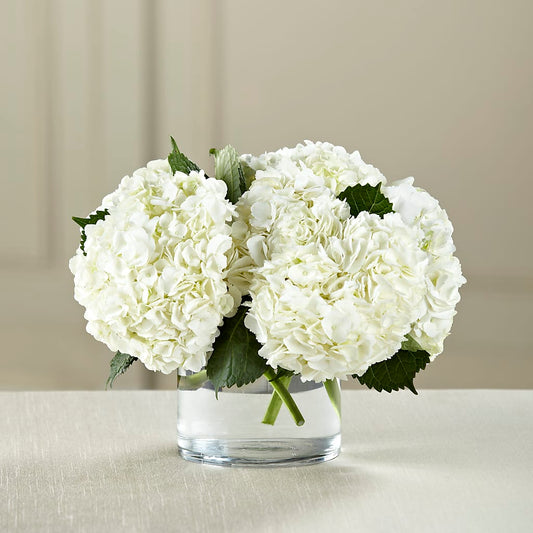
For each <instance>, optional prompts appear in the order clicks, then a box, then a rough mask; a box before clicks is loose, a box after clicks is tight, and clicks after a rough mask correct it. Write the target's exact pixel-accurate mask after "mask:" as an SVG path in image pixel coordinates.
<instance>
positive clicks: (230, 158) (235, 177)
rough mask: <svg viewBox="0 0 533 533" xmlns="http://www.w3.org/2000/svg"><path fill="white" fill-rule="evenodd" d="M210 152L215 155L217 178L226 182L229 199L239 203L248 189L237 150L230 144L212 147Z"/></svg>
mask: <svg viewBox="0 0 533 533" xmlns="http://www.w3.org/2000/svg"><path fill="white" fill-rule="evenodd" d="M209 153H210V154H211V155H214V156H215V178H216V179H217V180H222V181H224V182H225V184H226V186H227V188H228V193H227V195H226V197H227V199H228V200H229V201H230V202H231V203H233V204H235V203H237V200H238V199H239V198H240V197H241V194H242V193H243V192H244V191H245V190H246V180H245V177H244V171H243V169H242V167H241V163H240V161H239V154H237V150H235V148H233V146H231V145H229V144H228V146H226V147H225V148H222V150H216V149H215V148H211V150H209Z"/></svg>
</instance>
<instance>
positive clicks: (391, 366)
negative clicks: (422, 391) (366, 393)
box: [352, 350, 429, 394]
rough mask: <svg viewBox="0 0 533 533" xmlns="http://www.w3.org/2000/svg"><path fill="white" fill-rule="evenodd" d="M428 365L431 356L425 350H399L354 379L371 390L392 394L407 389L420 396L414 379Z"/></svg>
mask: <svg viewBox="0 0 533 533" xmlns="http://www.w3.org/2000/svg"><path fill="white" fill-rule="evenodd" d="M428 363H429V354H428V353H427V352H425V351H423V350H417V351H416V352H411V351H408V350H399V351H398V352H396V354H394V355H393V356H392V357H391V358H390V359H387V360H386V361H381V362H380V363H374V364H373V365H371V366H370V368H369V369H368V370H367V371H366V372H365V373H364V374H363V375H362V376H358V375H355V374H354V375H353V376H352V377H354V378H357V379H358V380H359V382H360V383H361V385H366V386H367V387H368V388H369V389H376V390H377V391H382V390H385V391H387V392H391V391H393V390H399V389H404V388H406V387H407V388H408V389H409V390H410V391H411V392H413V393H414V394H418V393H417V392H416V389H415V386H414V383H413V379H414V377H415V375H416V373H417V372H418V371H419V370H422V369H424V368H426V365H427V364H428Z"/></svg>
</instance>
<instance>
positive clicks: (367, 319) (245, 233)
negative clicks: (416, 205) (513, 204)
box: [238, 165, 426, 381]
mask: <svg viewBox="0 0 533 533" xmlns="http://www.w3.org/2000/svg"><path fill="white" fill-rule="evenodd" d="M280 168H281V167H280ZM238 211H239V215H240V220H241V222H242V223H244V222H243V221H248V222H249V224H248V227H247V229H244V228H241V234H242V248H243V249H244V250H248V252H249V256H250V264H251V265H252V268H251V271H252V272H253V278H252V279H251V285H250V294H251V296H252V302H251V304H250V305H251V308H250V312H249V314H248V316H247V318H246V325H247V327H248V328H249V329H251V330H252V331H253V332H254V333H255V334H256V336H257V338H258V340H259V341H260V342H261V343H263V347H262V348H261V350H260V352H259V353H260V355H262V356H263V357H265V358H266V359H267V360H268V362H269V364H270V365H272V366H273V367H278V366H280V367H282V368H286V369H288V370H293V371H295V372H297V373H299V374H301V376H302V379H304V380H314V381H323V380H325V379H330V378H333V377H340V378H345V377H346V376H347V375H350V374H362V373H364V372H365V371H366V369H367V368H368V366H369V365H371V364H372V363H374V362H378V361H381V360H384V359H387V358H389V357H391V356H392V355H394V353H396V351H397V350H398V349H399V348H400V346H401V343H402V341H403V340H404V338H405V334H406V333H408V332H409V330H410V329H411V324H412V323H413V322H414V320H415V319H416V318H417V316H419V314H420V313H421V310H422V307H421V306H422V302H423V294H424V280H423V274H424V271H425V261H426V259H425V254H424V253H423V252H421V251H420V249H419V248H418V246H417V239H416V233H415V231H414V230H412V229H410V228H409V227H408V226H406V225H405V224H404V223H403V221H402V219H401V217H400V216H399V215H395V214H388V215H386V216H385V218H383V219H381V218H380V217H379V216H377V215H368V213H362V214H361V215H359V216H358V217H357V218H355V219H354V218H350V213H349V208H348V206H347V205H346V203H345V202H343V201H340V200H339V199H337V198H335V197H334V195H333V194H332V192H331V190H329V189H328V188H326V187H325V186H324V185H323V180H322V179H321V178H320V177H318V176H316V175H315V174H314V173H313V172H312V171H311V170H310V169H308V168H306V167H304V168H301V169H300V168H296V167H294V166H292V167H291V166H290V165H289V166H284V167H282V168H281V171H275V170H274V169H267V170H265V171H258V172H257V174H256V180H255V181H254V182H253V183H252V185H251V187H250V190H249V191H248V192H247V193H246V194H245V195H243V197H242V198H241V200H240V201H239V205H238Z"/></svg>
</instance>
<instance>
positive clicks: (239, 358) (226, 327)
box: [207, 305, 268, 393]
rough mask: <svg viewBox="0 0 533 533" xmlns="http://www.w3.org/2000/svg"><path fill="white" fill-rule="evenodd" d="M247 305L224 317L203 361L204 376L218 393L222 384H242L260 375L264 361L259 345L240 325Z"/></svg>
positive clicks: (263, 371)
mask: <svg viewBox="0 0 533 533" xmlns="http://www.w3.org/2000/svg"><path fill="white" fill-rule="evenodd" d="M247 310H248V308H247V307H244V306H243V305H241V306H240V307H239V309H238V310H237V313H236V314H235V316H233V317H231V318H225V319H224V323H223V324H222V326H221V328H220V335H219V336H218V337H217V339H216V340H215V343H214V345H213V353H212V354H211V357H210V358H209V361H208V362H207V377H208V378H209V379H210V380H211V383H212V384H213V386H214V388H215V392H216V393H218V391H219V389H220V388H222V387H232V386H233V385H237V387H242V386H243V385H246V384H248V383H252V382H253V381H255V380H256V379H258V378H260V377H261V376H262V375H263V374H264V373H265V372H266V370H267V368H268V367H267V362H266V360H265V359H263V357H261V356H260V355H259V354H258V353H257V352H258V351H259V349H260V348H261V344H259V342H258V341H257V339H256V338H255V335H254V334H253V333H252V332H251V331H250V330H248V328H246V326H245V325H244V317H245V316H246V312H247Z"/></svg>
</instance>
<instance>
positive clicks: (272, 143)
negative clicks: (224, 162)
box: [0, 0, 533, 389]
mask: <svg viewBox="0 0 533 533" xmlns="http://www.w3.org/2000/svg"><path fill="white" fill-rule="evenodd" d="M532 17H533V4H532V3H531V2H529V1H519V0H511V1H495V0H485V1H474V0H471V1H465V0H460V1H459V0H457V1H448V2H436V1H435V2H433V1H422V0H420V1H418V0H416V1H415V0H411V1H407V2H395V1H389V2H384V1H374V2H362V1H353V0H352V1H350V0H342V1H341V0H330V1H329V2H327V3H326V2H318V1H314V0H313V1H310V0H307V1H282V0H271V1H270V2H255V1H244V0H241V1H237V0H218V1H216V0H195V1H192V0H191V1H185V0H181V1H173V0H157V1H149V0H108V1H105V0H1V1H0V26H1V27H0V35H2V39H3V43H2V47H1V48H0V53H1V54H2V78H3V79H2V84H1V86H0V91H1V93H0V102H1V110H2V111H1V123H0V150H1V154H2V165H1V169H2V170H1V191H2V200H3V201H2V208H1V209H0V274H1V275H0V294H1V306H0V335H1V339H2V350H1V352H0V353H1V359H0V388H3V389H10V388H15V389H24V388H32V389H44V388H74V389H90V388H101V387H102V384H103V383H104V381H105V378H106V375H107V367H108V361H109V358H110V356H111V355H112V354H110V353H109V352H108V351H107V349H106V348H105V347H104V346H103V345H100V344H99V343H97V342H96V341H94V340H92V338H91V337H90V336H89V335H88V334H86V333H85V332H84V321H83V318H82V309H81V308H80V307H79V306H78V305H77V304H76V303H75V302H74V300H73V298H72V279H71V276H70V273H69V272H68V269H67V261H68V258H69V257H70V256H71V255H72V254H73V253H74V250H75V248H76V243H77V239H78V232H77V229H76V228H75V226H74V224H73V223H71V222H70V216H71V215H74V214H75V215H80V216H84V215H86V214H87V213H88V212H90V211H91V210H92V209H94V208H95V207H96V206H97V205H99V202H100V199H101V198H102V196H103V195H104V194H106V193H108V192H110V191H111V190H112V189H114V188H115V186H116V184H117V183H118V181H119V180H120V178H121V177H122V176H123V175H125V174H128V173H130V172H132V171H133V170H134V169H135V168H138V167H139V166H142V165H143V164H144V163H145V162H146V161H147V160H149V159H153V158H156V157H165V156H166V154H167V153H168V142H167V139H168V136H169V135H170V134H172V135H174V136H175V137H176V139H177V140H178V142H179V144H180V145H181V147H182V149H183V150H184V151H185V152H186V153H188V154H190V156H191V158H192V159H195V160H196V161H197V162H198V163H199V164H200V165H201V166H202V165H205V166H208V165H209V157H208V155H207V151H208V149H209V148H210V147H212V146H221V145H223V144H226V143H231V144H233V145H234V146H236V147H237V149H238V150H239V151H241V152H247V151H254V152H260V151H264V150H266V149H275V148H277V147H279V146H282V145H289V146H290V145H294V144H295V143H297V142H298V141H301V140H303V139H306V138H309V139H314V140H329V141H331V142H334V143H338V144H342V145H344V146H346V147H347V148H348V149H350V150H354V149H358V150H360V152H361V154H362V156H363V158H364V159H365V160H366V161H368V162H371V163H373V164H374V165H376V166H378V167H379V168H380V169H381V170H382V171H383V172H384V173H385V174H386V175H387V176H388V177H389V178H390V179H395V178H400V177H404V176H407V175H414V176H415V178H416V180H417V183H418V184H419V185H421V186H423V187H424V188H427V189H428V190H429V191H430V192H431V193H433V194H434V195H435V196H437V197H438V198H439V199H440V200H441V204H442V205H443V206H444V207H445V208H446V210H447V211H448V214H449V215H450V217H451V219H452V221H453V222H454V225H455V228H456V231H455V241H456V244H457V249H458V252H457V253H458V256H459V257H460V259H461V261H462V263H463V269H464V273H465V275H466V277H467V278H468V284H467V285H466V286H465V288H464V289H463V291H462V294H463V300H462V302H461V304H460V306H459V313H458V316H457V319H456V323H455V326H454V331H453V334H452V336H451V337H450V338H449V339H448V341H447V345H446V350H445V353H444V355H442V356H441V357H440V358H439V359H437V361H436V362H435V363H433V364H432V365H431V367H430V368H428V369H427V370H426V371H425V372H424V373H423V374H421V375H420V376H419V378H418V379H417V384H418V385H419V386H421V387H424V386H425V387H532V386H533V361H532V355H531V351H532V350H531V348H532V342H531V335H530V332H529V324H530V320H531V318H532V315H533V313H532V308H533V304H532V301H533V299H532V296H533V274H532V271H531V266H530V265H531V264H532V261H533V251H532V245H531V241H532V239H531V236H530V233H531V228H532V222H533V220H532V214H531V213H532V210H531V207H530V205H529V204H530V202H531V198H532V196H533V186H532V180H531V157H530V154H531V151H532V150H531V148H532V138H533V136H532V133H533V131H532V129H533V128H532V124H533V99H532V97H531V94H533V72H532V70H533V67H532V61H531V50H532V47H533V35H532V32H531V31H530V23H531V20H532ZM173 383H174V379H173V378H172V377H157V376H154V375H153V374H152V373H148V372H147V371H142V370H141V369H140V368H138V369H136V370H133V371H132V372H131V373H129V375H128V376H126V377H125V378H124V379H123V380H122V381H121V383H120V384H119V386H120V387H148V386H158V387H166V386H169V387H171V386H173Z"/></svg>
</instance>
